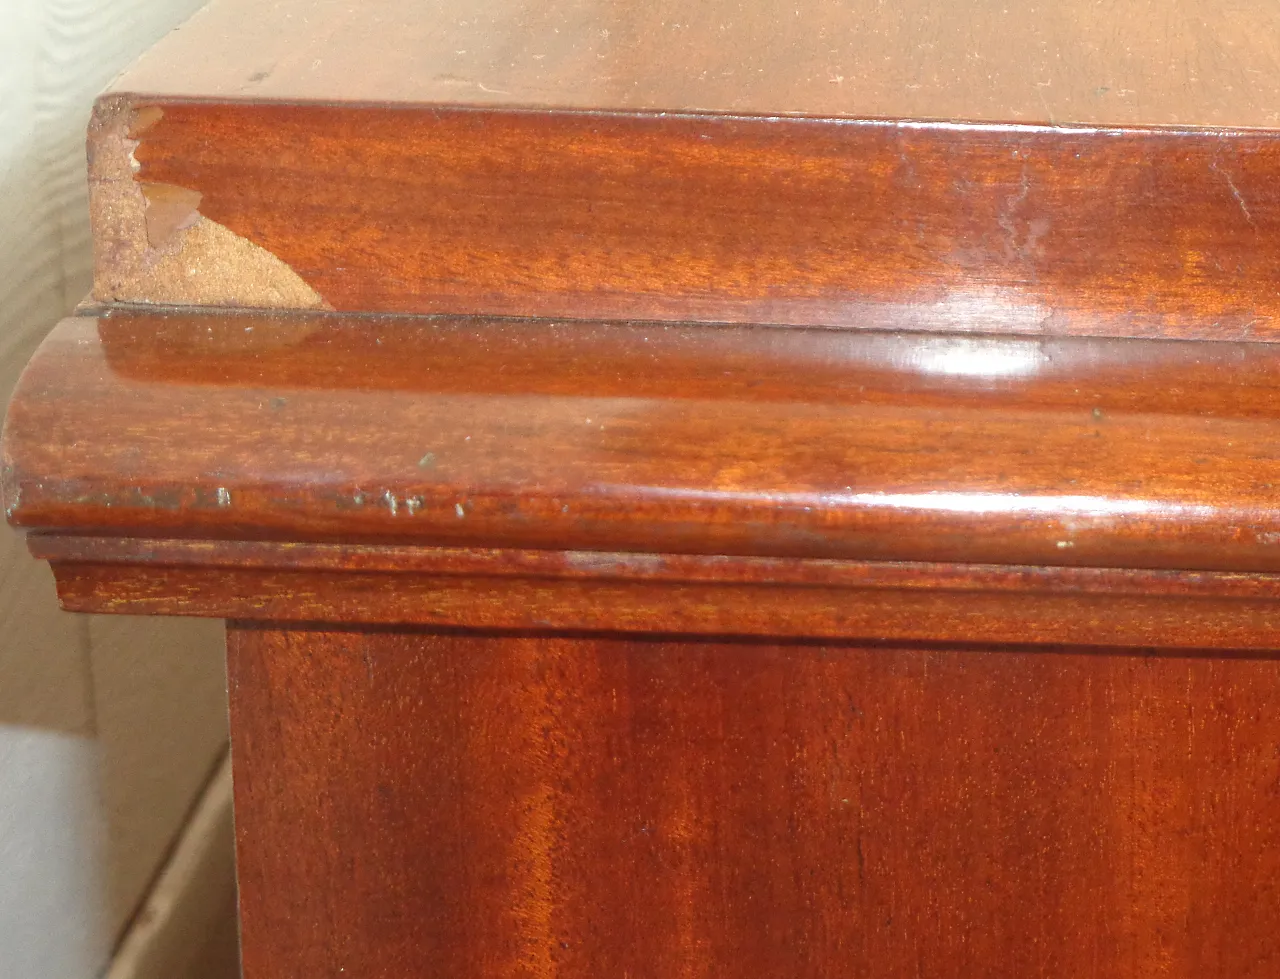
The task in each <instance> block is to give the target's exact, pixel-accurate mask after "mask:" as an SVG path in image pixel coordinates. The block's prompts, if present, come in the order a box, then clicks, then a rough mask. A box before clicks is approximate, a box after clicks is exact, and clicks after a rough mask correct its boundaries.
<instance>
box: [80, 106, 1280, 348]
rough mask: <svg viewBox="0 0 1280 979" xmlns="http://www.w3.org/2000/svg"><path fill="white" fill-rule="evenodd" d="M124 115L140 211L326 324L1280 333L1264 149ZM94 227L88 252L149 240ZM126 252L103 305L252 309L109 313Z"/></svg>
mask: <svg viewBox="0 0 1280 979" xmlns="http://www.w3.org/2000/svg"><path fill="white" fill-rule="evenodd" d="M130 107H132V108H133V109H134V110H137V111H136V112H135V113H134V116H133V118H134V119H135V120H136V122H135V123H134V124H133V125H132V127H131V128H130V130H129V132H130V135H131V137H133V138H136V140H137V141H138V142H137V145H136V148H135V149H133V150H132V151H131V154H132V155H131V159H132V160H135V161H136V163H137V164H138V169H137V172H136V179H137V180H138V181H140V183H141V186H142V187H143V188H144V189H145V188H147V187H155V188H157V189H166V188H182V189H184V191H183V192H184V193H186V192H191V193H193V194H195V195H196V199H197V200H198V201H199V212H198V213H199V215H202V216H203V217H204V218H207V219H208V220H210V221H212V222H214V223H215V224H216V225H217V226H219V227H223V228H226V229H229V230H230V231H231V232H232V233H233V235H234V236H236V237H237V240H241V239H243V240H246V241H249V242H252V244H253V245H254V246H257V247H258V248H259V249H264V250H265V251H266V252H269V253H270V254H271V255H273V256H275V257H276V258H278V259H279V260H281V261H282V262H283V263H285V265H286V266H288V267H289V268H290V269H292V271H293V272H295V273H297V275H298V276H301V278H302V279H303V280H305V283H306V284H307V286H308V287H310V289H313V290H314V291H315V293H317V294H318V295H319V296H320V297H321V298H322V300H323V301H324V302H325V303H327V304H328V305H329V306H330V307H332V308H335V309H339V310H346V311H355V312H392V313H461V314H500V315H520V316H528V315H537V316H566V317H577V318H588V319H598V318H636V319H646V320H673V321H678V320H698V321H708V322H764V323H778V324H789V325H816V326H838V327H863V328H896V329H917V330H933V331H944V332H945V331H976V332H1010V333H1029V334H1088V335H1116V336H1174V337H1190V338H1206V339H1248V338H1259V339H1268V338H1271V337H1273V336H1274V334H1275V332H1276V329H1277V323H1280V320H1277V314H1278V313H1280V300H1278V299H1277V297H1276V294H1275V290H1274V289H1273V288H1271V283H1272V282H1274V281H1275V279H1276V278H1277V276H1278V275H1280V246H1277V245H1276V244H1275V242H1276V241H1278V240H1280V236H1277V234H1276V233H1275V232H1276V230H1277V228H1280V196H1278V195H1277V191H1276V187H1277V186H1280V181H1278V180H1277V177H1278V176H1280V149H1277V142H1276V140H1275V138H1274V134H1271V133H1267V132H1236V131H1192V130H1183V131H1178V130H1158V129H1156V130H1152V129H1146V130H1144V129H1141V128H1127V129H1123V130H1120V129H1070V128H1052V127H1034V126H1031V127H1016V126H1014V127H1009V126H985V127H984V126H976V127H975V126H954V125H946V124H930V123H920V122H918V121H916V120H910V119H907V120H897V121H888V122H873V121H866V120H862V121H858V120H839V119H779V118H765V117H752V116H723V115H722V116H716V115H696V114H694V115H690V114H679V113H647V114H646V113H640V114H635V113H618V112H566V111H544V112H530V111H522V110H515V109H510V110H503V109H484V110H480V109H476V108H475V107H469V106H461V107H448V106H416V105H415V106H410V105H403V106H383V105H350V104H342V105H323V104H294V103H289V104H275V103H269V102H248V101H232V102H225V101H224V102H218V101H208V100H193V101H166V100H157V99H155V98H152V97H149V96H147V97H131V96H110V97H108V98H107V99H106V100H104V101H103V103H102V104H101V105H100V107H99V111H100V113H101V114H102V118H103V119H104V120H113V119H117V118H118V119H122V120H126V121H125V122H121V123H120V125H127V120H128V119H129V118H130V115H129V108H130ZM114 125H115V124H108V123H107V122H106V121H104V122H103V123H102V126H101V127H100V129H99V130H98V131H97V135H95V137H94V140H93V142H94V143H95V145H99V149H98V150H95V151H94V156H95V159H98V160H99V161H100V162H99V163H98V164H95V170H94V172H95V174H99V176H96V177H95V180H96V181H98V182H99V183H100V184H101V185H102V186H103V187H106V186H114V183H112V182H113V181H117V180H119V179H128V178H127V176H126V177H124V178H120V177H118V176H113V174H115V173H116V171H117V170H119V171H120V172H121V173H124V174H126V175H127V174H129V173H131V170H130V168H129V167H126V166H125V165H124V164H123V163H122V162H120V161H117V160H115V157H116V156H118V155H119V154H120V153H121V152H123V151H122V150H121V149H120V148H119V146H118V145H117V144H119V142H120V141H119V134H118V133H117V132H116V130H115V128H113V126H114ZM120 145H123V144H120ZM128 145H133V144H132V143H129V144H128ZM112 161H115V162H112ZM103 199H104V200H105V199H106V198H105V197H104V198H103ZM104 208H105V205H104ZM96 220H97V227H98V232H97V234H98V236H99V238H103V239H105V238H106V237H109V236H112V235H121V234H123V235H124V236H125V238H128V237H129V235H132V236H133V238H136V239H138V240H139V241H141V242H144V243H145V242H146V240H147V237H146V236H147V229H146V228H144V227H142V226H141V225H140V224H139V225H138V226H137V227H135V228H134V229H133V230H132V231H131V232H130V231H128V230H127V229H126V230H125V231H124V232H119V231H117V230H115V229H114V224H113V222H114V221H115V220H116V219H115V218H114V217H113V215H112V213H111V212H110V209H100V212H99V213H98V215H97V216H96ZM135 223H137V222H135ZM175 247H176V246H175ZM124 251H128V249H124ZM162 253H164V249H161V250H160V251H157V252H156V253H155V254H157V255H160V254H162ZM113 254H114V253H111V252H108V253H104V254H101V255H100V256H99V262H98V269H97V277H96V281H97V285H96V295H97V296H98V298H99V299H100V300H103V301H108V300H113V299H114V300H131V301H144V302H151V303H166V302H172V303H178V304H190V303H193V302H203V303H208V304H211V305H221V304H230V305H235V304H236V303H237V302H241V301H239V300H236V299H235V298H234V295H233V293H234V290H231V292H228V291H227V289H225V288H223V286H222V285H221V282H222V279H224V278H227V277H228V276H231V277H232V278H234V273H235V269H236V268H238V266H236V265H234V261H233V257H231V256H228V258H227V262H230V263H232V264H230V265H226V267H224V264H225V263H219V262H217V261H215V260H214V259H212V258H210V259H209V260H207V261H206V260H201V261H198V262H196V261H193V262H191V263H188V265H183V266H182V267H181V268H180V269H178V270H177V271H175V272H174V273H173V274H172V275H170V276H169V277H168V278H165V279H164V280H163V281H159V280H157V281H155V282H153V283H152V284H150V285H147V286H146V287H145V288H142V287H139V289H140V290H141V291H139V289H125V290H124V291H121V289H122V288H123V287H122V286H120V285H119V284H118V282H117V279H118V277H119V276H121V275H124V274H125V271H126V270H123V269H121V268H117V267H116V262H115V259H114V258H113V257H112V256H113ZM122 254H123V252H122ZM202 282H203V283H204V285H202V284H201V283H202ZM206 295H207V298H205V299H200V298H199V297H201V296H206ZM228 296H230V297H231V298H228ZM193 297H195V298H193ZM259 304H260V305H268V303H266V302H265V301H264V302H261V303H259Z"/></svg>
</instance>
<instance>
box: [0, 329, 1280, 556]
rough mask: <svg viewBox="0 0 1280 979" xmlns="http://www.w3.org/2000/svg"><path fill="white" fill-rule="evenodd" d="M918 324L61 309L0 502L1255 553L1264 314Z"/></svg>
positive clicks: (933, 547) (72, 515) (254, 532)
mask: <svg viewBox="0 0 1280 979" xmlns="http://www.w3.org/2000/svg"><path fill="white" fill-rule="evenodd" d="M717 332H723V333H725V334H729V335H728V336H721V337H719V338H718V339H717V340H716V342H704V340H703V339H702V338H703V336H704V335H706V336H714V335H715V334H716V333H717ZM544 333H546V334H552V333H554V334H555V335H556V342H554V343H551V344H548V345H546V346H545V347H544V346H542V345H541V344H540V343H539V342H538V337H539V335H540V334H544ZM833 336H834V337H835V339H834V340H833V339H832V338H833ZM780 338H781V339H780ZM933 342H934V343H935V344H936V347H934V348H930V346H929V345H928V344H924V343H921V342H915V343H912V342H909V341H907V340H905V339H904V338H902V337H896V338H895V337H883V336H873V335H870V334H865V333H857V334H839V335H834V334H833V332H832V331H820V330H777V329H770V328H765V327H750V328H748V327H739V328H727V327H726V328H723V329H722V331H717V329H716V328H711V327H663V326H661V325H645V324H624V325H619V324H581V323H574V324H563V325H560V326H555V327H553V326H551V325H549V324H546V323H540V322H527V323H521V324H511V323H503V322H497V321H485V320H414V319H408V318H402V319H395V320H390V319H380V318H368V317H364V318H362V317H336V316H326V315H305V316H297V317H283V318H282V317H276V318H267V317H249V318H239V317H231V318H224V317H219V316H213V315H207V314H206V315H200V314H195V313H185V314H177V315H172V316H167V315H162V314H155V313H152V314H137V313H128V314H123V315H121V314H112V315H111V316H109V317H106V318H104V319H103V320H101V321H100V322H99V321H97V320H95V319H92V318H81V319H77V320H70V321H67V322H66V323H64V324H63V325H62V326H60V327H59V328H58V329H57V330H56V331H55V332H54V333H53V334H52V335H51V336H50V338H49V339H48V340H47V341H46V343H45V345H44V347H43V348H42V349H41V352H40V354H39V355H38V356H37V357H36V358H35V360H34V361H33V362H32V364H31V366H30V368H29V369H28V371H27V373H26V375H25V377H24V379H23V381H22V383H21V385H20V387H19V390H18V395H17V398H16V400H15V402H14V404H13V406H12V407H11V408H10V411H9V415H8V422H7V439H6V443H5V444H6V452H7V459H6V470H5V483H6V485H7V487H8V491H9V494H10V502H11V504H12V509H11V511H10V514H9V516H10V518H11V519H12V520H13V521H14V522H15V523H17V524H18V525H19V526H23V527H29V528H39V529H45V530H61V531H73V532H77V533H85V532H88V533H97V532H101V531H107V532H109V533H112V534H115V535H120V534H123V535H145V536H152V537H155V536H166V535H173V536H180V537H207V538H214V539H218V538H230V539H237V538H241V539H242V538H251V539H261V538H268V539H285V540H288V539H294V540H312V541H318V540H331V541H335V540H345V541H347V542H382V543H391V542H401V543H425V544H431V545H441V544H445V545H460V546H481V547H495V546H500V547H516V548H522V547H538V548H551V549H557V550H558V549H563V548H570V549H586V550H610V551H638V552H654V551H663V552H686V553H702V554H739V555H748V556H749V555H778V556H795V557H806V558H855V559H865V560H877V561H882V560H908V561H944V562H949V561H959V562H982V563H1003V564H1042V565H1083V566H1100V567H1164V568H1174V569H1180V570H1187V569H1192V570H1197V569H1218V570H1228V571H1266V572H1271V571H1275V570H1280V551H1278V550H1277V544H1276V542H1277V541H1280V518H1278V517H1277V515H1276V511H1275V509H1274V500H1275V497H1276V489H1275V487H1277V486H1280V457H1278V456H1277V450H1276V442H1277V434H1278V432H1280V426H1278V425H1277V422H1276V420H1275V411H1276V408H1275V404H1276V402H1275V398H1274V391H1275V388H1276V386H1277V378H1280V361H1277V359H1276V354H1275V351H1274V348H1273V347H1272V346H1271V345H1269V344H1234V345H1232V344H1221V345H1219V344H1212V345H1210V344H1205V345H1200V346H1197V345H1190V344H1188V345H1175V346H1174V347H1173V348H1172V349H1171V348H1170V347H1168V346H1166V345H1165V344H1163V343H1158V342H1152V341H1132V340H1131V341H1117V340H1074V341H1070V342H1066V341H1063V342H1060V343H1059V344H1057V345H1049V346H1045V345H1043V344H1041V343H1038V342H1036V341H1030V340H1022V341H1019V340H1016V339H1006V340H994V339H979V338H963V337H960V338H954V339H951V340H948V341H938V340H936V339H935V340H934V341H933ZM1201 347H1203V350H1202V349H1201ZM730 351H732V352H730ZM598 353H599V354H601V355H603V356H602V359H601V360H600V361H599V363H597V361H596V359H595V357H596V354H598ZM1010 365H1012V370H1011V372H1009V373H1004V371H1006V369H1008V368H1009V367H1010ZM605 366H607V367H608V368H609V370H608V371H605V372H602V370H601V369H599V368H603V367H605ZM304 377H305V378H307V379H305V380H300V378H304ZM633 378H634V379H636V381H635V387H634V391H633V392H632V393H631V394H629V395H628V393H627V391H628V385H629V383H630V381H631V379H633Z"/></svg>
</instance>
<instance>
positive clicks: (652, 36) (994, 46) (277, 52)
mask: <svg viewBox="0 0 1280 979" xmlns="http://www.w3.org/2000/svg"><path fill="white" fill-rule="evenodd" d="M1278 59H1280V6H1277V5H1276V4H1275V3H1273V2H1271V0H1236V2H1231V3H1223V2H1221V0H1180V2H1166V0H1060V2H1056V3H1039V4H1024V3H1018V2H1016V0H969V2H965V3H955V2H953V0H907V2H885V0H844V2H840V0H795V2H794V3H776V4H770V3H752V2H751V0H719V2H713V3H697V4H692V3H687V2H677V0H659V2H654V3H619V2H614V0H550V2H546V3H538V2H531V0H486V2H483V3H474V2H471V0H446V2H443V3H440V4H431V5H430V6H429V7H427V6H424V5H423V4H421V3H419V2H417V0H389V2H383V3H378V4H352V3H348V2H347V0H282V2H277V3H270V4H260V3H256V2H254V0H214V2H213V3H212V4H211V5H210V6H209V7H208V8H206V9H205V10H204V11H202V12H201V13H200V14H199V15H198V16H196V17H195V18H193V19H192V20H191V22H190V23H189V24H188V25H187V26H186V27H184V28H183V29H182V30H180V31H178V32H176V33H174V34H172V35H171V36H169V37H168V38H166V39H165V40H164V41H163V42H162V43H160V44H159V45H157V47H156V48H154V49H153V50H152V51H150V52H149V53H148V54H147V55H146V57H144V58H143V59H142V60H141V61H140V62H139V63H138V64H137V65H136V66H135V67H134V68H133V69H132V70H131V71H129V72H128V73H126V74H125V75H124V76H123V77H122V78H120V79H119V80H118V81H117V82H116V84H115V86H114V89H115V90H116V91H120V92H140V93H150V94H162V95H169V96H192V97H214V98H272V99H286V100H294V99H320V100H330V99H343V100H348V101H359V100H373V101H393V102H442V103H475V104H486V105H528V106H565V107H579V108H616V109H667V110H709V111H720V112H749V113H791V112H798V113H806V114H813V115H840V116H879V117H890V118H892V117H909V118H935V119H974V120H1012V121H1028V122H1030V121H1036V122H1047V123H1085V124H1096V125H1118V124H1137V123H1146V124H1168V125H1187V124H1194V125H1203V126H1214V127H1216V126H1224V127H1255V126H1256V127H1268V126H1272V125H1275V123H1276V121H1277V119H1280V60H1278Z"/></svg>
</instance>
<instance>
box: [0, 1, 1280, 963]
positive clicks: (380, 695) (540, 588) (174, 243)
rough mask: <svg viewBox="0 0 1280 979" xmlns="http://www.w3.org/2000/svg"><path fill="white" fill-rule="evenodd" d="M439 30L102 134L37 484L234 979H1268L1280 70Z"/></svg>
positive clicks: (403, 20) (1034, 31)
mask: <svg viewBox="0 0 1280 979" xmlns="http://www.w3.org/2000/svg"><path fill="white" fill-rule="evenodd" d="M409 7H410V4H409V0H387V2H385V3H380V4H373V5H362V6H352V5H350V4H345V3H343V4H339V3H337V2H336V0H310V2H304V0H279V2H276V3H272V4H268V5H265V6H264V5H252V6H251V5H249V4H248V3H247V2H246V0H214V3H213V4H211V5H210V6H209V7H208V8H207V10H206V11H204V12H203V13H202V14H201V15H199V16H198V17H197V18H196V19H194V20H193V21H192V22H191V24H190V25H189V26H188V27H187V28H186V29H184V30H183V31H181V32H179V33H178V34H176V35H174V36H173V37H171V38H170V39H168V40H167V41H166V42H165V43H164V44H162V45H161V46H160V47H159V48H158V49H157V50H156V51H154V52H153V53H152V54H150V55H148V56H147V57H146V58H144V60H143V61H142V62H141V63H140V64H139V65H138V66H136V67H135V68H134V69H133V70H131V71H130V72H129V73H127V74H126V75H125V76H124V77H123V78H122V79H120V80H119V81H118V82H117V83H116V84H115V85H114V86H113V88H112V89H111V90H110V91H109V92H108V93H107V94H106V95H105V96H104V98H102V99H101V100H100V101H99V103H98V105H97V108H96V111H95V114H94V119H93V122H92V124H91V127H90V136H89V153H90V182H91V187H90V192H91V202H92V204H91V206H92V212H93V215H92V217H93V222H94V239H95V249H96V251H95V256H96V257H95V264H96V274H95V296H96V300H93V301H90V302H88V303H86V305H85V306H84V307H82V310H81V315H79V316H77V317H75V318H73V319H70V320H67V321H65V322H64V323H62V324H61V325H59V326H58V327H57V328H56V329H55V330H54V332H53V333H52V334H51V336H50V337H49V339H48V340H47V342H46V343H45V344H44V346H43V347H42V348H41V350H40V352H39V353H38V354H37V356H36V357H35V359H34V360H33V361H32V363H31V365H30V366H29V368H28V370H27V372H26V374H25V375H24V378H23V380H22V382H21V383H20V385H19V387H18V389H17V394H16V397H15V401H14V403H13V405H12V406H11V408H10V410H9V413H8V418H7V422H6V429H5V433H4V439H3V452H4V460H3V461H4V469H3V480H2V483H0V489H2V490H3V496H4V502H5V507H6V513H7V516H8V519H9V520H10V522H11V523H13V524H14V525H16V526H18V527H19V528H21V529H23V530H26V531H28V532H29V538H28V540H29V544H30V547H31V550H32V552H33V554H35V555H36V556H38V557H40V558H43V559H46V560H48V561H49V562H50V563H51V565H52V567H53V570H54V573H55V575H56V578H57V582H58V590H59V596H60V598H61V600H62V602H63V604H64V605H65V607H67V608H69V609H74V610H77V611H84V612H116V613H134V614H175V615H205V616H217V617H225V618H228V619H230V620H231V623H230V631H229V640H230V641H229V647H230V660H229V664H230V669H229V679H230V700H231V712H232V719H233V741H234V744H233V757H234V764H235V781H236V828H237V833H238V836H239V842H238V848H237V859H238V864H239V874H240V883H241V894H242V912H243V929H242V935H243V948H244V964H245V974H246V979H286V977H295V976H308V977H311V976H325V977H329V979H336V977H344V976H346V975H352V976H354V975H356V974H364V975H369V976H379V977H385V979H411V977H419V976H425V975H437V974H439V975H449V976H456V977H469V976H475V977H479V976H484V977H490V976H496V977H503V976H511V977H517V976H519V977H524V979H532V977H539V979H553V977H556V979H574V977H579V976H581V977H584V979H585V977H593V979H594V977H627V976H630V977H634V979H641V977H652V979H673V977H676V976H682V977H684V976H689V977H692V976H699V977H735V976H743V977H746V976H751V977H755V976H766V977H773V976H780V977H781V976H787V977H792V976H796V977H799V976H813V977H824V979H829V977H834V976H841V977H843V976H875V977H881V976H883V977H890V979H896V977H902V979H907V977H921V976H931V977H941V979H947V977H956V979H960V977H965V979H967V977H971V976H1018V977H1023V976H1026V977H1046V979H1047V977H1055V979H1056V977H1060V976H1072V977H1074V976H1082V977H1091V979H1110V977H1115V976H1126V977H1134V979H1157V977H1187V979H1190V977H1196V979H1200V977H1208V979H1242V977H1245V979H1252V977H1257V979H1269V977H1272V976H1275V975H1276V974H1277V973H1278V970H1280V939H1278V938H1277V936H1278V935H1280V927H1277V924H1278V922H1277V919H1278V917H1280V911H1278V907H1280V906H1278V905H1277V904H1276V901H1275V900H1274V897H1275V880H1276V879H1277V872H1278V871H1280V820H1278V819H1277V816H1278V815H1280V808H1278V807H1277V805H1276V803H1277V794H1278V793H1280V788H1278V787H1280V750H1278V749H1277V747H1276V746H1277V745H1280V722H1277V719H1276V718H1277V715H1276V712H1275V711H1274V710H1273V706H1274V704H1275V702H1276V700H1277V693H1278V692H1280V690H1278V687H1280V671H1278V669H1277V666H1278V663H1277V659H1278V658H1280V653H1277V648H1280V644H1278V643H1277V641H1276V636H1277V635H1278V634H1280V631H1278V630H1280V550H1278V548H1280V514H1278V513H1277V508H1276V506H1275V500H1276V497H1277V489H1278V488H1280V450H1278V449H1277V446H1278V445H1280V399H1278V398H1277V397H1276V394H1277V390H1278V389H1280V347H1277V346H1275V344H1273V343H1267V342H1259V341H1269V340H1274V339H1276V338H1277V337H1278V336H1280V332H1278V328H1280V293H1277V290H1276V286H1275V283H1276V282H1277V281H1280V246H1277V244H1276V242H1277V241H1280V235H1277V231H1280V190H1278V189H1277V188H1280V148H1278V147H1280V142H1278V141H1277V134H1280V113H1278V110H1277V108H1276V107H1277V106H1278V105H1280V59H1278V58H1277V55H1278V54H1280V45H1277V42H1276V37H1277V36H1278V35H1277V31H1276V28H1277V27H1280V12H1278V11H1277V10H1276V8H1275V7H1274V6H1273V5H1271V4H1264V3H1262V2H1261V0H1240V2H1237V3H1229V4H1223V3H1210V2H1209V0H1185V2H1180V3H1177V4H1163V5H1161V4H1150V3H1138V2H1136V0H1134V2H1128V0H1108V2H1106V3H1095V2H1093V0H1063V2H1060V3H1056V4H1053V5H1051V6H1049V7H1048V8H1042V6H1036V5H1032V6H1027V5H1021V6H1020V5H1016V4H1008V3H1004V2H999V3H997V2H995V0H978V2H974V3H969V4H950V3H941V2H934V0H905V2H902V3H892V4H886V3H879V2H872V0H847V2H841V3H834V2H832V3H828V2H825V0H799V2H798V3H795V4H781V3H776V4H769V3H762V4H750V5H748V4H745V3H739V2H730V0H711V2H708V3H703V4H698V5H693V6H690V5H688V4H683V5H676V4H674V3H672V2H668V0H658V2H655V3H649V4H624V3H604V2H600V0H551V2H548V3H541V4H529V3H524V2H523V0H483V2H481V3H479V4H466V5H464V4H460V3H457V2H456V0H445V2H442V3H439V4H433V5H429V9H426V8H422V7H421V5H414V6H413V9H412V10H410V9H409ZM1189 341H1195V342H1189Z"/></svg>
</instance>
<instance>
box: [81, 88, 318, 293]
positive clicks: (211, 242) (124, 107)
mask: <svg viewBox="0 0 1280 979" xmlns="http://www.w3.org/2000/svg"><path fill="white" fill-rule="evenodd" d="M140 101H141V100H139V99H138V98H137V97H135V96H130V95H106V96H103V97H102V98H100V99H99V100H98V102H97V104H96V105H95V106H94V112H93V118H92V120H91V122H90V124H89V209H90V219H91V222H92V226H93V252H94V254H93V265H94V282H93V299H94V300H96V301H97V302H101V303H112V302H129V303H154V304H159V305H175V306H223V307H232V306H233V307H246V308H268V309H280V308H285V309H330V308H332V307H330V306H329V304H328V303H326V302H325V301H324V299H323V298H322V297H321V296H320V294H319V293H317V292H316V291H315V289H313V288H312V287H311V286H310V285H308V284H307V282H306V281H304V280H303V279H302V277H301V276H299V275H298V274H297V273H296V272H295V271H294V270H293V269H292V268H290V267H289V266H288V265H287V264H285V263H284V262H283V261H281V260H280V259H279V258H277V257H276V256H275V255H273V254H271V252H269V251H267V250H266V249H265V248H262V247H261V246H259V245H257V244H255V243H254V242H252V241H250V240H249V239H247V238H244V237H242V236H240V235H238V234H236V233H235V232H233V231H231V230H230V229H228V228H226V227H224V226H223V225H221V224H218V223H217V222H216V221H212V220H210V219H209V218H207V217H205V216H204V215H203V214H201V213H200V211H199V206H200V201H201V195H200V193H199V191H197V190H194V189H191V188H187V187H178V186H175V185H173V184H163V183H148V182H143V181H141V180H139V179H138V178H139V170H140V167H139V164H138V161H137V160H136V159H135V157H134V151H135V150H136V149H137V147H138V145H139V140H140V138H141V137H142V136H143V134H144V133H145V132H146V131H147V130H148V129H150V128H151V127H152V126H154V125H155V124H156V123H158V122H159V121H160V119H162V118H163V116H164V111H163V109H162V108H161V107H159V106H156V105H146V104H140Z"/></svg>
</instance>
